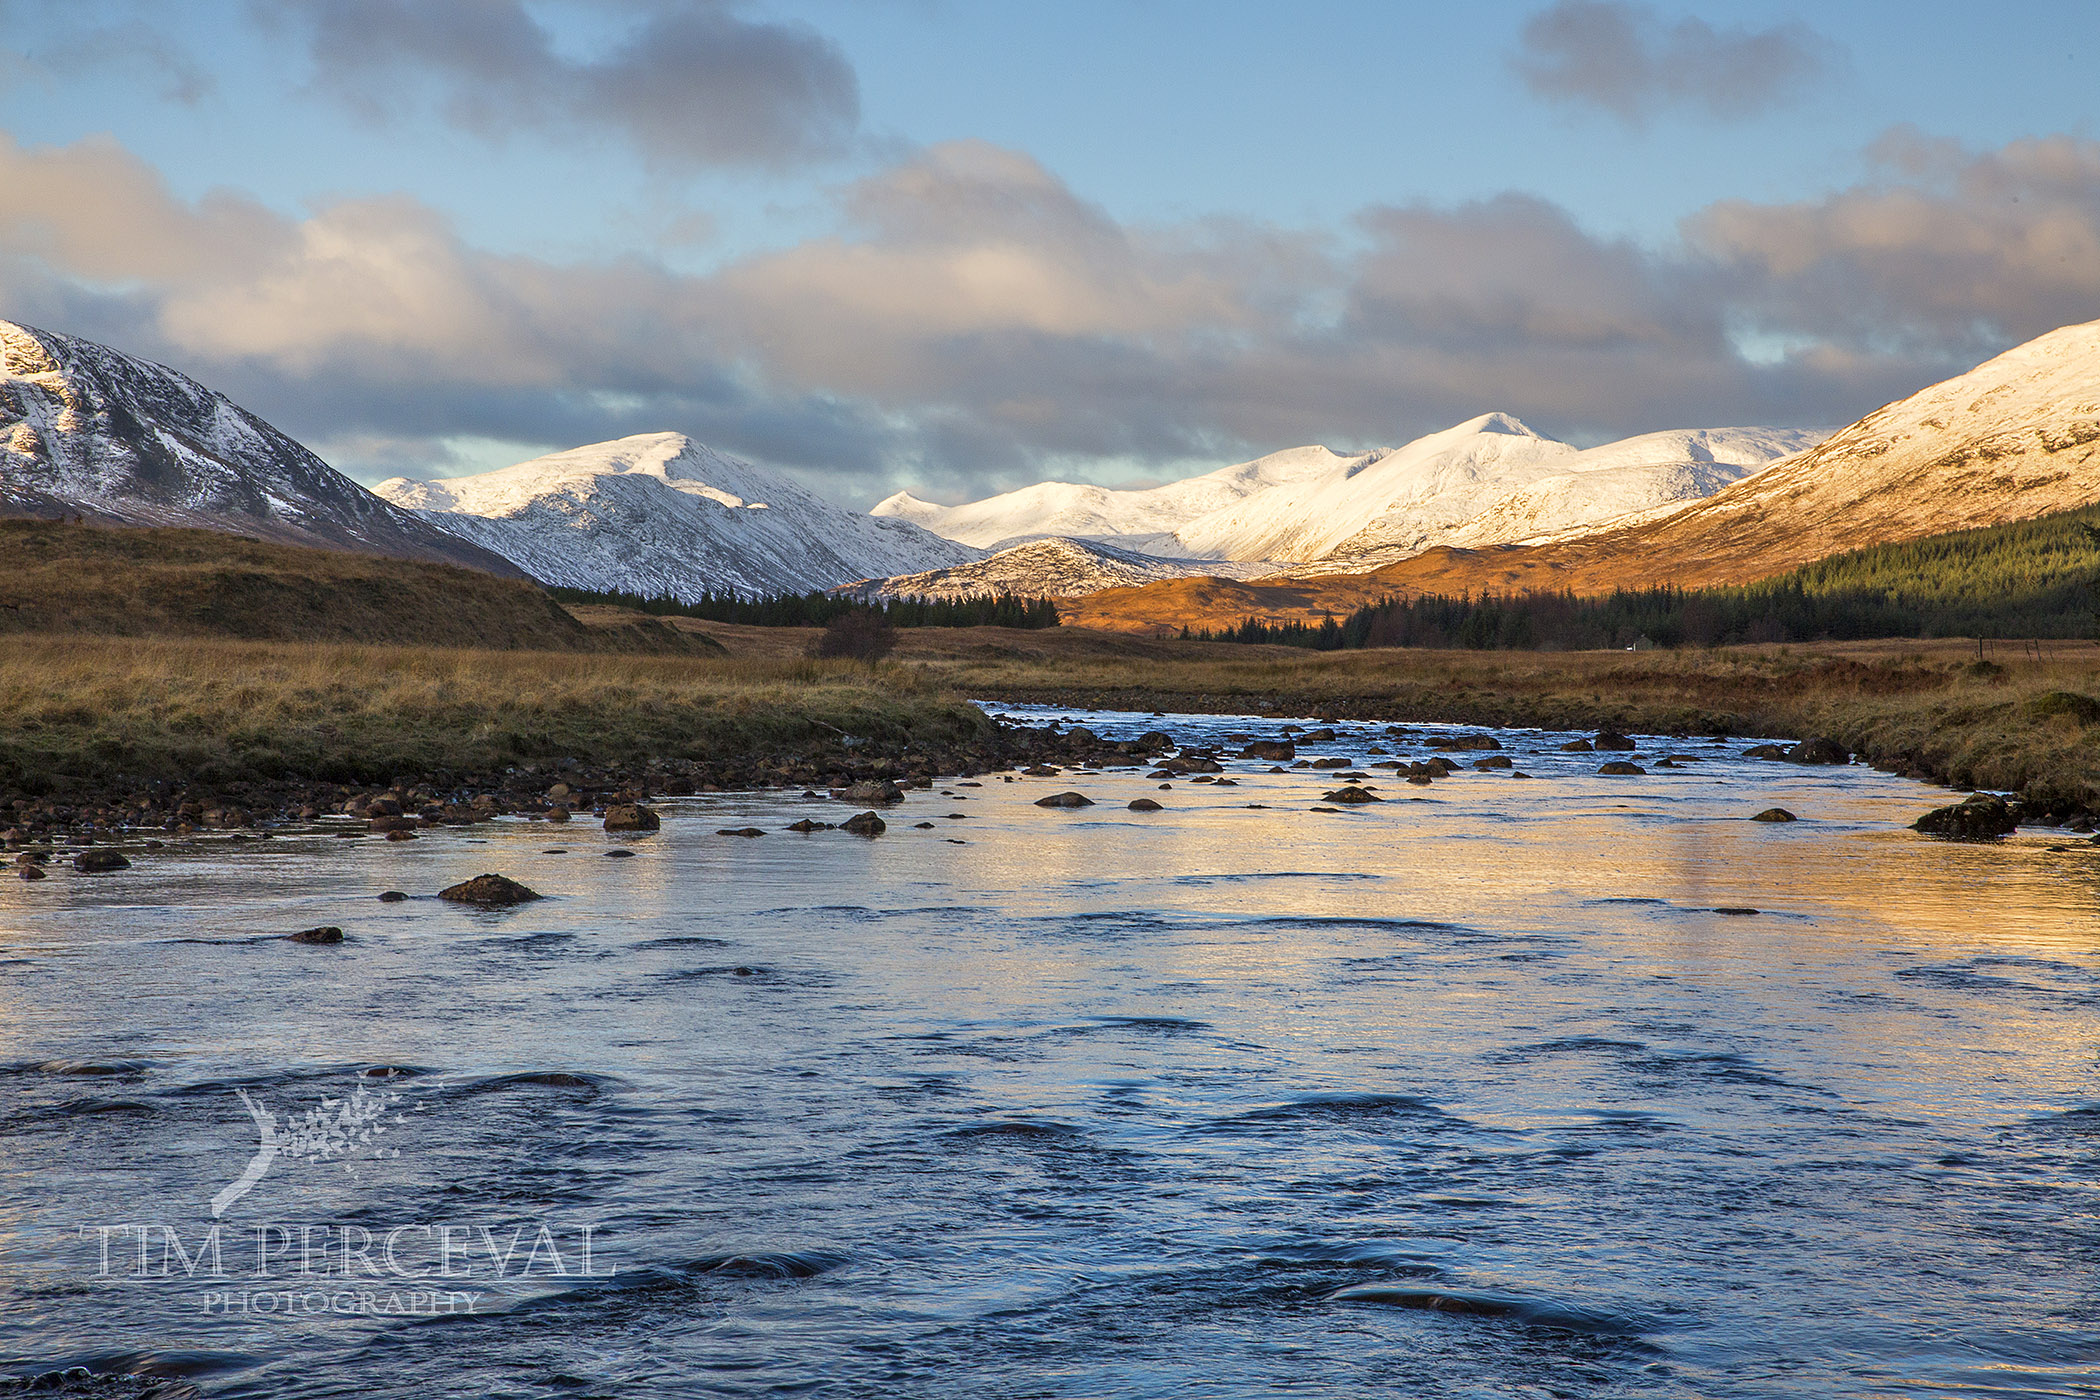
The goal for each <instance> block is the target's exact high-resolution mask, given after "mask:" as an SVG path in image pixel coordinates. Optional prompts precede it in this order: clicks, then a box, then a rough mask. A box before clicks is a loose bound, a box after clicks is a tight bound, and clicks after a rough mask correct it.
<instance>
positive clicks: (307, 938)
mask: <svg viewBox="0 0 2100 1400" xmlns="http://www.w3.org/2000/svg"><path fill="white" fill-rule="evenodd" d="M285 939H286V941H288V942H292V943H340V942H342V941H343V931H342V930H341V929H339V928H337V927H336V926H335V925H333V924H329V925H327V926H326V927H324V928H303V929H300V930H299V931H298V932H297V933H288V934H286V935H285Z"/></svg>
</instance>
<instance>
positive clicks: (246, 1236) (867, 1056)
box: [0, 711, 2100, 1397]
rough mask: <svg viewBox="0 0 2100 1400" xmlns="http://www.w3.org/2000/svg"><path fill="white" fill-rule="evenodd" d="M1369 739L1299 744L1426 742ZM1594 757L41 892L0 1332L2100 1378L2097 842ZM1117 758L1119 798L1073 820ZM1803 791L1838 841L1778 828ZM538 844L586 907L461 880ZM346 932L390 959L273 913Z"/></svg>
mask: <svg viewBox="0 0 2100 1400" xmlns="http://www.w3.org/2000/svg"><path fill="white" fill-rule="evenodd" d="M1021 713H1024V714H1026V715H1027V716H1028V717H1030V718H1033V719H1041V718H1043V717H1045V716H1046V715H1048V714H1049V713H1050V712H1046V711H1023V712H1021ZM1059 717H1060V718H1063V719H1066V720H1068V721H1069V720H1074V719H1078V720H1083V722H1085V723H1087V724H1089V725H1090V726H1092V727H1093V728H1095V729H1096V730H1097V731H1099V732H1101V733H1104V734H1106V735H1109V736H1111V737H1125V736H1130V735H1134V734H1136V733H1137V732H1139V731H1140V730H1143V729H1147V728H1152V727H1165V728H1168V729H1170V730H1172V731H1173V732H1175V733H1176V734H1177V735H1181V736H1187V737H1190V738H1193V739H1202V738H1204V737H1206V736H1208V737H1210V738H1213V739H1216V740H1217V741H1219V742H1222V741H1223V736H1224V735H1225V734H1227V733H1228V732H1243V733H1255V734H1260V735H1262V736H1270V735H1273V734H1274V733H1275V731H1276V727H1277V726H1276V724H1275V722H1271V721H1259V720H1250V719H1246V718H1231V717H1201V716H1167V717H1164V718H1155V717H1150V716H1136V715H1084V716H1081V715H1074V714H1063V715H1060V716H1059ZM1339 728H1340V729H1341V730H1342V731H1343V732H1342V734H1341V735H1340V737H1339V738H1338V739H1337V741H1336V742H1334V743H1332V744H1323V745H1312V746H1306V747H1305V748H1304V749H1303V750H1302V752H1305V753H1309V754H1314V755H1318V754H1340V755H1347V756H1350V757H1352V758H1354V759H1356V760H1357V761H1358V762H1359V763H1365V764H1368V763H1371V762H1375V761H1377V760H1378V759H1380V758H1381V757H1383V756H1384V755H1381V754H1378V753H1375V752H1373V751H1372V750H1373V749H1374V747H1381V746H1382V747H1388V748H1398V749H1404V750H1406V751H1407V752H1408V753H1409V754H1410V755H1412V756H1420V755H1421V754H1422V753H1423V752H1424V750H1423V749H1422V747H1421V744H1420V740H1419V737H1417V738H1411V739H1408V740H1398V741H1396V740H1392V739H1388V738H1385V737H1384V734H1383V728H1382V727H1381V726H1375V725H1370V726H1351V725H1342V726H1339ZM1421 732H1423V733H1426V731H1421ZM1567 737H1568V736H1566V735H1559V734H1544V733H1538V732H1523V731H1518V732H1504V733H1503V734H1502V739H1503V742H1504V743H1505V744H1507V745H1508V750H1507V752H1508V753H1509V754H1510V756H1511V757H1513V758H1514V759H1515V760H1516V762H1517V765H1518V767H1519V768H1520V769H1522V770H1524V771H1525V772H1528V773H1530V774H1532V775H1534V778H1533V780H1531V781H1525V780H1523V779H1520V778H1515V777H1512V776H1510V775H1509V774H1507V773H1475V772H1470V771H1469V772H1465V773H1462V774H1459V775H1455V776H1452V777H1450V778H1448V779H1445V780H1442V781H1439V782H1437V783H1436V784H1435V785H1434V786H1432V787H1428V788H1422V787H1412V786H1407V785H1405V784H1402V783H1398V782H1396V780H1395V779H1393V778H1392V777H1391V776H1390V775H1389V774H1386V773H1382V772H1379V771H1376V770H1372V769H1369V768H1366V769H1365V770H1364V771H1366V772H1369V773H1371V775H1372V779H1373V781H1375V782H1379V783H1381V784H1382V786H1381V787H1380V791H1381V792H1382V793H1383V794H1384V795H1385V796H1387V797H1388V798H1390V799H1391V800H1390V801H1386V802H1382V803H1378V804H1372V805H1367V806H1363V807H1359V808H1354V809H1347V810H1339V811H1332V812H1318V811H1314V810H1312V808H1314V807H1315V806H1317V805H1320V804H1319V799H1320V795H1321V793H1322V792H1324V791H1325V790H1327V789H1328V788H1331V787H1333V786H1335V782H1334V779H1333V776H1332V775H1322V774H1317V773H1310V772H1307V771H1304V770H1298V771H1293V772H1287V773H1270V772H1268V771H1266V769H1267V765H1266V764H1254V763H1241V762H1232V763H1228V765H1227V767H1228V769H1229V770H1230V771H1229V773H1228V774H1227V776H1230V777H1232V778H1234V779H1235V780H1236V781H1235V784H1234V785H1231V786H1220V785H1218V784H1215V783H1212V784H1198V783H1192V782H1189V781H1188V780H1186V779H1176V780H1174V782H1173V784H1172V787H1171V789H1170V790H1168V791H1160V790H1159V780H1157V779H1149V778H1147V777H1145V776H1144V775H1143V772H1142V771H1124V772H1100V773H1096V772H1083V773H1082V772H1076V771H1073V772H1067V773H1065V774H1063V775H1060V776H1058V777H1055V778H1023V779H1019V780H1014V781H1002V780H1001V778H1000V777H998V776H997V775H988V776H986V777H984V778H983V779H982V780H981V786H968V785H959V784H957V783H954V782H949V783H945V784H943V785H941V788H937V789H936V790H934V791H930V792H914V793H912V794H911V795H910V797H909V798H908V800H906V801H905V802H904V803H902V804H901V806H900V807H899V808H898V809H896V810H894V811H892V812H889V813H887V814H886V816H887V819H888V822H889V831H888V833H887V834H886V835H884V836H882V837H880V838H878V839H874V840H864V839H860V838H857V837H853V836H850V835H847V834H845V833H843V832H835V831H834V832H819V833H814V834H811V835H806V836H802V835H793V834H789V833H786V832H784V831H782V830H781V828H782V827H784V826H785V825H786V824H787V823H788V822H789V821H791V820H794V819H797V818H800V817H803V816H815V817H817V818H819V819H829V820H838V819H841V818H842V817H843V816H845V815H846V814H847V813H848V811H849V810H850V809H846V808H843V807H842V806H841V805H840V804H838V803H834V802H829V801H825V800H822V799H812V798H804V797H801V796H799V795H794V794H780V793H767V794H731V795H723V796H718V797H706V798H695V799H689V800H683V801H672V802H667V803H665V804H664V808H665V810H666V812H667V814H668V815H667V820H666V822H665V825H664V829H663V831H662V832H661V833H659V834H656V835H653V836H648V837H642V838H619V837H612V836H608V835H606V834H605V833H603V832H601V831H599V830H597V829H596V826H595V824H591V825H590V826H588V827H586V826H585V825H584V824H583V823H580V822H579V823H576V824H574V825H572V826H570V827H567V828H561V827H553V826H549V825H546V824H543V823H528V822H525V821H511V820H506V821H502V822H498V823H495V824H492V825H483V826H478V827H473V828H467V829H448V830H446V831H443V832H438V833H433V834H431V835H429V836H426V837H425V838H424V839H422V840H419V841H415V842H412V843H384V842H379V841H372V840H366V841H358V842H354V843H353V842H350V841H344V840H338V839H336V838H335V837H334V836H333V835H332V834H329V833H327V832H325V831H324V832H321V833H317V834H310V835H288V836H281V837H279V838H277V839H274V840H271V841H268V842H257V843H251V844H233V843H228V842H226V841H224V840H218V841H205V840H197V841H195V842H192V843H189V844H187V845H183V846H180V847H177V848H174V849H170V850H169V851H167V852H164V853H161V854H159V855H158V856H156V857H153V858H150V859H146V860H141V861H140V863H139V864H138V865H137V866H136V867H135V868H133V869H132V870H130V871H127V872H123V873H122V874H119V875H114V876H105V877H87V876H79V875H75V874H73V873H72V872H71V871H64V872H61V873H59V874H56V875H54V877H53V878H52V879H50V880H47V881H44V882H42V883H40V884H19V885H18V884H17V883H16V882H13V881H10V882H8V887H7V888H6V889H5V890H4V891H0V1374H5V1373H9V1372H13V1373H18V1374H24V1373H30V1372H40V1371H46V1370H50V1369H54V1368H60V1367H64V1366H69V1365H76V1364H85V1365H90V1366H93V1367H95V1368H98V1369H101V1370H116V1371H132V1372H143V1373H147V1374H159V1375H170V1376H180V1377H184V1378H187V1380H188V1381H189V1383H191V1384H194V1385H196V1386H197V1387H198V1388H200V1389H202V1390H204V1391H206V1392H207V1393H210V1394H223V1395H239V1396H321V1395H386V1396H404V1397H409V1396H415V1397H422V1396H437V1395H471V1396H482V1395H488V1396H547V1395H560V1396H622V1397H625V1396H659V1395H662V1396H684V1395H695V1396H699V1395H708V1396H712V1395H762V1394H763V1395H770V1394H795V1395H812V1396H916V1395H943V1396H945V1395H962V1396H1088V1397H1110V1396H1170V1395H1171V1396H1221V1397H1223V1396H1245V1395H1266V1394H1294V1395H1295V1394H1304V1395H1322V1396H1325V1395H1333V1396H1363V1395H1374V1394H1404V1395H1425V1396H1490V1395H1492V1396H1507V1395H1579V1396H1599V1395H1629V1396H1646V1395H1658V1396H1700V1397H1712V1396H1826V1395H1860V1396H1888V1395H1928V1394H1929V1395H1936V1396H1937V1395H1946V1394H1988V1395H2093V1394H2100V1299H2096V1295H2095V1290H2094V1283H2093V1273H2092V1269H2093V1265H2094V1263H2095V1260H2096V1256H2100V1226H2096V1206H2100V1197H2096V1187H2100V1074H2096V1063H2095V1049H2096V1045H2100V948H2096V934H2100V917H2096V914H2100V848H2095V847H2093V846H2091V845H2089V844H2086V843H2083V842H2082V841H2079V840H2078V839H2077V838H2075V837H2069V836H2056V837H2050V836H2047V835H2042V836H2037V835H2033V834H2027V835H2023V836H2021V837H2018V838H2015V839H2013V840H2012V841H2010V842H2007V843H2003V844H2000V845H1992V846H1976V845H1962V844H1952V843H1944V842H1937V841H1933V840H1929V839H1926V838H1923V837H1919V836H1917V835H1915V834H1913V833H1911V832H1909V831H1906V830H1904V829H1903V828H1904V825H1905V824H1906V823H1907V822H1908V821H1910V820H1911V819H1912V818H1914V817H1915V816H1916V815H1917V814H1918V813H1919V812H1921V811H1923V810H1924V809H1925V808H1926V807H1928V806H1931V805H1936V803H1938V802H1940V801H1944V800H1946V799H1945V797H1944V795H1943V794H1940V793H1937V792H1935V791H1932V790H1930V789H1927V788H1924V787H1921V786H1919V785H1917V784H1913V783H1908V782H1904V781H1901V780H1898V779H1895V778H1891V777H1887V776H1884V775H1880V774H1875V773H1872V772H1869V771H1867V770H1865V769H1862V768H1856V767H1855V768H1841V769H1800V768H1794V767H1791V766H1788V765H1784V764H1772V763H1761V762H1755V761H1746V760H1743V759H1741V758H1739V757H1738V756H1737V755H1738V754H1739V751H1740V749H1741V747H1742V745H1741V744H1731V745H1723V744H1717V743H1708V742H1704V741H1699V742H1691V743H1686V742H1682V741H1677V742H1670V741H1644V742H1643V744H1642V748H1641V753H1642V755H1643V757H1642V760H1641V761H1642V763H1643V766H1646V767H1648V768H1649V773H1648V775H1647V776H1645V777H1628V778H1606V777H1600V776H1597V775H1596V771H1595V770H1596V766H1597V764H1598V763H1599V762H1600V761H1602V759H1604V758H1607V757H1611V756H1612V755H1597V754H1564V753H1561V752H1559V751H1558V745H1559V744H1560V743H1561V742H1562V741H1563V740H1565V739H1566V738H1567ZM1669 751H1675V752H1679V753H1685V754H1691V755H1697V756H1699V758H1700V761H1699V762H1697V763H1692V764H1687V765H1685V766H1684V767H1682V768H1680V769H1677V770H1674V771H1673V770H1662V769H1657V768H1655V767H1654V766H1653V764H1652V760H1653V759H1654V758H1655V757H1657V756H1659V755H1661V754H1662V753H1665V752H1669ZM1460 757H1461V758H1471V757H1473V755H1460ZM1068 788H1073V789H1078V790H1080V791H1082V792H1085V793H1086V794H1087V795H1089V796H1090V797H1092V798H1094V799H1095V801H1096V805H1094V806H1092V807H1087V808H1081V809H1076V810H1060V809H1044V808H1039V807H1036V806H1034V805H1033V800H1034V799H1035V798H1037V797H1039V796H1042V795H1044V794H1046V793H1050V792H1055V791H1060V790H1063V789H1068ZM943 789H945V793H944V791H943ZM950 794H952V795H950ZM1139 796H1149V797H1153V798H1156V799H1158V800H1159V801H1160V802H1161V803H1162V804H1163V805H1164V808H1165V810H1163V811H1160V812H1155V813H1137V812H1131V811H1129V810H1126V808H1125V805H1124V804H1125V803H1127V802H1128V801H1129V800H1130V799H1132V798H1135V797H1139ZM1774 804H1779V805H1784V806H1786V807H1788V808H1791V809H1792V810H1794V811H1795V812H1797V813H1799V814H1800V815H1801V817H1802V818H1803V820H1801V821H1800V822H1797V823H1795V824H1793V825H1764V824H1758V823H1753V822H1750V821H1748V820H1745V818H1746V817H1748V816H1749V815H1750V814H1751V813H1752V812H1755V811H1757V810H1759V809H1761V808H1765V807H1769V806H1772V805H1774ZM922 821H926V822H931V823H932V826H931V828H930V829H920V828H919V827H918V826H917V825H916V824H917V823H919V822H922ZM746 825H751V826H757V827H761V828H764V829H765V830H766V833H767V834H766V835H764V836H763V837H759V838H755V839H754V838H741V837H735V836H720V835H717V834H716V832H717V830H718V829H722V828H737V827H743V826H746ZM615 846H619V847H624V848H626V849H630V850H632V851H633V852H634V855H633V857H632V858H631V859H609V858H607V856H606V852H607V851H608V850H609V849H611V848H613V847H615ZM483 871H501V872H503V873H505V874H508V875H511V876H513V877H516V878H517V879H520V880H523V881H524V882H526V883H527V884H529V885H531V886H533V887H535V888H537V889H539V890H541V891H543V892H545V893H546V894H548V895H549V896H551V897H550V898H548V899H546V900H544V901H542V902H539V903H535V904H528V905H525V906H522V907H519V908H516V909H511V910H505V911H494V912H481V911H476V910H472V909H466V908H461V907H458V906H454V905H449V904H446V903H443V902H440V901H438V900H436V899H434V898H432V897H430V896H431V895H432V894H433V893H434V892H435V891H436V890H438V889H439V888H441V887H443V886H445V885H448V884H451V883H453V882H454V881H456V880H460V879H463V878H465V877H468V876H472V875H475V874H479V873H481V872H483ZM386 890H400V891H404V892H407V893H408V894H410V895H411V896H412V897H411V898H409V899H407V900H405V901H400V902H393V903H381V902H379V901H378V900H377V899H376V896H377V895H378V894H380V893H381V892H382V891H386ZM1751 911H1754V912H1751ZM319 924H336V925H340V926H341V927H342V928H343V929H344V930H345V931H346V933H347V935H348V938H347V941H346V942H344V943H343V944H341V945H340V946H335V947H310V946H302V945H298V944H294V943H289V942H286V941H284V940H283V939H282V938H281V937H278V936H277V935H282V934H283V933H286V932H288V931H291V930H294V929H299V928H305V927H308V926H312V925H319ZM380 1068H384V1069H387V1070H390V1071H392V1072H391V1073H386V1074H374V1073H371V1071H374V1070H376V1069H380ZM324 1101H326V1103H327V1105H328V1107H327V1108H326V1109H325V1111H324V1117H325V1118H326V1119H327V1120H328V1121H340V1122H341V1124H342V1127H343V1131H342V1132H341V1133H340V1134H338V1135H336V1136H335V1137H333V1138H330V1137H329V1136H328V1135H327V1134H326V1133H325V1132H317V1131H316V1123H314V1122H312V1121H309V1120H308V1119H307V1118H306V1117H305V1115H306V1114H307V1113H308V1112H309V1111H310V1110H319V1109H321V1107H322V1105H323V1104H324ZM250 1104H253V1105H254V1108H255V1111H256V1112H258V1113H262V1114H268V1115H273V1117H272V1118H271V1122H272V1123H273V1125H274V1126H273V1131H274V1132H275V1134H276V1136H277V1138H278V1140H279V1142H280V1144H281V1145H282V1148H283V1150H282V1151H280V1152H279V1154H278V1155H277V1156H276V1157H275V1158H273V1159H265V1154H262V1153H259V1151H258V1148H259V1144H260V1142H261V1131H260V1129H259V1127H258V1124H257V1120H256V1119H255V1118H253V1117H251V1114H250V1108H249V1105H250ZM346 1108H347V1109H348V1110H350V1111H349V1112H347V1113H346V1112H345V1110H346ZM323 1126H325V1124H324V1125H323ZM315 1149H319V1150H315ZM251 1160H262V1166H263V1170H262V1171H261V1174H260V1175H259V1176H256V1177H254V1178H253V1180H252V1182H251V1184H250V1186H249V1189H247V1190H246V1191H245V1192H243V1193H241V1194H239V1195H237V1196H233V1197H231V1198H229V1197H228V1196H227V1195H226V1194H225V1193H228V1192H229V1191H231V1190H232V1189H233V1188H234V1185H235V1183H236V1182H237V1180H239V1179H241V1178H242V1175H243V1169H244V1168H246V1167H248V1166H249V1165H250V1163H251ZM215 1196H217V1197H219V1198H220V1200H221V1203H222V1206H223V1212H224V1213H223V1214H222V1215H220V1216H218V1217H216V1218H215V1217H214V1216H213V1214H212V1204H211V1203H212V1201H213V1200H214V1197H215ZM215 1223H216V1224H217V1225H218V1227H219V1230H220V1234H219V1236H218V1237H217V1239H218V1242H219V1246H220V1249H219V1252H218V1254H217V1256H216V1257H215V1256H214V1255H213V1254H212V1253H211V1252H210V1250H209V1247H208V1245H209V1241H210V1240H211V1239H212V1238H213V1237H212V1236H211V1235H210V1234H209V1232H210V1230H211V1227H212V1226H213V1225H214V1224H215ZM171 1239H172V1240H173V1242H174V1244H175V1245H176V1246H177V1247H175V1248H171V1247H170V1241H171ZM142 1242H143V1248H142V1247H141V1246H142ZM388 1242H391V1243H392V1244H393V1245H394V1246H395V1250H394V1252H393V1253H392V1254H389V1253H388V1252H387V1251H386V1249H385V1247H384V1246H385V1245H386V1244H387V1243H388ZM586 1243H588V1245H589V1246H590V1250H591V1252H590V1254H589V1255H588V1256H586V1255H585V1253H584V1246H585V1245H586ZM105 1250H106V1251H107V1252H106V1254H105V1252H104V1251H105ZM258 1260H260V1263H258ZM448 1266H449V1267H448Z"/></svg>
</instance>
